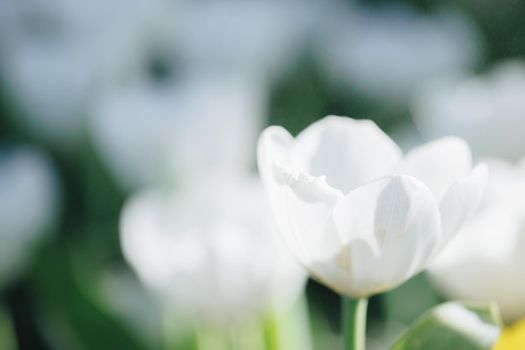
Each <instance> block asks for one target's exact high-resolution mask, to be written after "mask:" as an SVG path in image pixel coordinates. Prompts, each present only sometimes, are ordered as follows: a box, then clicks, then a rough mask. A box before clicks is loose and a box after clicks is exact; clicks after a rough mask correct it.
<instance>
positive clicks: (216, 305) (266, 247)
mask: <svg viewBox="0 0 525 350" xmlns="http://www.w3.org/2000/svg"><path fill="white" fill-rule="evenodd" d="M265 204H266V203H265V197H264V192H263V190H262V186H261V184H260V183H259V181H255V179H245V178H243V179H238V180H237V181H236V179H233V178H229V179H226V178H220V177H219V178H215V179H213V180H211V181H210V179H209V178H208V179H201V180H200V181H199V183H198V184H197V186H196V187H193V188H191V189H190V188H189V187H186V188H185V189H184V191H183V192H180V191H179V192H177V193H173V194H168V193H165V192H164V193H162V192H160V191H149V192H144V193H142V194H139V195H137V196H136V197H134V198H132V199H131V200H130V201H129V203H127V204H126V206H125V208H124V211H123V214H122V220H121V242H122V248H123V251H124V255H125V257H126V258H127V260H128V262H129V263H130V264H131V266H132V267H133V268H134V269H135V270H136V272H137V273H138V275H139V277H140V278H141V280H142V281H143V282H144V283H145V284H146V285H147V286H149V287H150V288H152V289H153V290H154V291H156V292H157V293H159V294H160V296H161V298H162V299H163V300H164V301H167V302H168V303H169V304H174V307H175V308H176V310H177V311H178V312H179V313H182V314H187V315H188V316H193V317H196V318H197V319H200V320H201V321H205V322H210V321H212V322H213V321H227V322H229V321H235V320H239V319H244V318H245V317H249V316H250V315H253V314H254V313H256V312H259V311H262V310H261V309H263V310H264V309H265V308H267V307H272V306H273V307H279V308H280V307H283V308H284V307H286V306H289V305H291V303H292V302H293V301H295V299H296V298H297V297H298V296H299V295H300V293H301V291H302V289H303V287H304V282H305V277H306V276H305V274H304V272H303V271H302V269H301V268H300V266H299V265H298V264H297V263H296V262H295V261H293V259H292V258H291V256H290V255H289V254H286V251H285V249H284V247H283V248H281V247H282V246H281V245H280V244H281V242H280V241H279V240H278V236H277V235H275V234H274V233H273V230H272V227H271V220H270V214H269V209H268V208H267V207H266V206H265ZM266 213H267V214H266Z"/></svg>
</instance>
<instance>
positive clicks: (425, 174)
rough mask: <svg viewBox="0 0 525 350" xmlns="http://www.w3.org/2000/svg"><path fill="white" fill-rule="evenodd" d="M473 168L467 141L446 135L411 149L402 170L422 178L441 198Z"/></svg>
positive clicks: (437, 196) (438, 197)
mask: <svg viewBox="0 0 525 350" xmlns="http://www.w3.org/2000/svg"><path fill="white" fill-rule="evenodd" d="M471 168H472V156H471V153H470V148H469V146H468V145H467V143H466V142H465V141H463V140H462V139H460V138H458V137H445V138H442V139H439V140H436V141H432V142H429V143H427V144H425V145H423V146H420V147H417V148H415V149H413V150H412V151H410V152H408V153H407V154H406V156H405V160H404V161H403V163H402V164H401V169H400V171H401V173H403V174H408V175H412V176H414V177H416V178H418V179H419V180H421V181H423V182H424V183H425V184H426V185H427V186H428V187H429V188H430V189H431V190H432V192H433V193H434V195H435V196H436V198H437V199H438V200H439V199H440V198H441V197H442V196H443V194H444V193H445V192H446V191H447V190H448V189H449V188H450V186H452V185H453V184H454V183H455V182H456V181H457V180H458V179H460V178H462V177H463V176H466V175H467V174H468V173H469V171H470V170H471Z"/></svg>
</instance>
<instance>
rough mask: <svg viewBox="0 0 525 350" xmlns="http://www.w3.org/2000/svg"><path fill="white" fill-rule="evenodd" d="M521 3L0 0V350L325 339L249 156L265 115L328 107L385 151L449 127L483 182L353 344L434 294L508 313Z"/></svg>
mask: <svg viewBox="0 0 525 350" xmlns="http://www.w3.org/2000/svg"><path fill="white" fill-rule="evenodd" d="M524 16H525V3H520V2H518V1H511V0H505V1H496V0H480V1H472V0H459V1H455V2H452V1H446V2H443V1H437V0H390V1H382V0H360V1H359V0H215V1H211V0H194V1H190V0H126V1H125V0H106V1H101V0H94V1H80V0H78V1H71V0H51V1H45V2H44V1H38V0H2V1H0V295H1V299H0V349H2V350H3V349H6V350H14V349H31V350H34V349H37V350H38V349H46V350H47V349H64V350H71V349H73V350H74V349H143V350H147V349H193V347H192V346H195V344H194V342H196V341H197V342H198V346H199V349H201V348H202V349H219V350H220V349H229V348H232V346H233V345H232V344H235V346H236V347H237V348H238V349H248V350H252V349H254V350H257V349H261V350H263V349H270V348H271V346H270V345H269V344H270V343H272V342H277V343H279V344H280V347H281V349H303V350H309V349H312V350H314V349H318V350H323V349H338V348H339V347H340V346H341V343H340V337H339V298H338V296H337V295H335V294H334V293H333V292H331V291H329V290H328V289H326V288H325V287H322V286H321V285H319V284H317V283H315V282H313V281H306V277H305V272H304V271H303V269H302V268H301V266H299V265H298V263H297V262H296V261H294V260H293V259H292V258H291V255H290V254H289V252H288V250H287V248H286V247H285V246H284V245H283V242H282V241H281V239H280V237H279V236H278V235H277V234H276V232H274V229H273V226H272V222H271V220H270V217H269V215H268V211H269V208H268V206H267V203H266V201H265V198H264V193H263V190H262V187H261V184H260V181H259V180H258V177H257V169H256V159H255V158H256V157H255V150H256V144H257V137H258V135H259V133H260V132H261V131H262V130H263V128H264V127H265V126H267V125H271V124H278V125H282V126H284V127H285V128H287V129H288V130H290V131H291V132H292V133H294V134H295V133H297V132H299V131H300V130H302V129H304V128H305V127H306V126H307V125H308V124H310V123H311V122H313V121H315V120H317V119H319V118H322V117H324V116H326V115H330V114H336V115H345V116H349V117H353V118H366V119H372V120H374V121H375V122H376V123H377V124H378V125H379V126H380V127H381V128H382V129H383V130H385V131H386V132H387V133H388V134H389V135H390V136H392V137H393V138H394V139H395V140H396V141H397V142H398V143H399V144H400V145H401V146H402V147H403V148H404V149H410V148H411V147H414V146H416V145H418V144H420V143H422V142H424V141H427V140H431V139H434V138H437V137H441V136H446V135H457V136H460V137H463V138H464V139H465V140H467V141H468V142H469V144H470V145H471V147H472V150H473V152H474V156H475V157H476V158H477V159H485V157H491V159H490V167H491V170H492V168H493V169H494V170H495V174H496V175H495V176H494V177H493V178H491V179H490V182H489V192H488V193H487V195H486V196H485V200H484V203H483V205H482V207H481V208H480V210H479V211H478V213H477V214H476V215H475V217H474V219H473V221H472V223H471V225H469V226H467V227H466V228H465V230H463V231H464V232H461V233H460V234H459V236H458V238H457V242H455V244H453V245H452V246H451V249H449V250H448V251H445V252H444V254H443V257H441V259H438V260H437V261H436V264H435V265H434V267H433V268H432V269H431V273H430V274H429V277H430V278H428V279H427V276H426V275H425V274H421V275H419V276H418V277H416V278H414V279H412V280H410V281H409V282H407V283H406V284H404V285H403V286H401V287H399V288H398V289H396V290H394V291H391V292H388V293H386V294H384V295H381V296H378V297H374V298H372V300H371V305H370V316H369V321H368V327H369V337H370V340H369V347H370V349H372V350H374V349H378V350H379V349H387V348H388V345H389V344H390V342H391V341H392V339H394V338H395V337H396V336H397V335H398V334H399V333H400V332H401V331H402V330H403V329H404V328H405V327H406V326H407V325H408V324H409V323H411V322H412V321H413V320H414V319H415V318H416V317H417V316H419V315H420V314H421V313H422V312H423V311H425V310H426V309H428V308H429V307H431V306H433V305H435V304H437V303H439V302H440V301H443V300H446V299H456V298H460V299H468V300H477V301H496V302H498V303H499V304H500V307H501V308H502V309H503V311H504V316H505V319H506V321H507V322H509V323H510V322H513V321H515V320H519V319H523V318H525V298H523V294H524V290H525V287H524V285H523V276H524V273H525V260H524V259H523V253H524V251H523V249H525V244H523V242H525V231H524V225H523V223H524V222H525V210H524V208H525V207H524V203H523V198H522V197H523V195H522V193H525V190H524V189H525V176H523V164H520V165H518V164H514V163H516V162H517V161H518V160H519V159H522V158H523V157H524V156H525V60H523V59H522V58H523V57H525V37H524V36H523V33H525V21H523V18H524ZM482 239H484V240H483V241H482ZM494 242H497V244H493V243H494ZM467 253H468V254H467ZM474 282H475V283H474ZM303 292H304V293H303ZM275 329H280V330H281V331H280V332H276V331H275ZM196 330H198V331H196ZM202 334H206V336H201V335H202ZM195 337H197V338H200V340H199V339H197V340H195V339H194V338H195ZM4 338H5V339H4ZM203 339H204V340H203ZM206 342H208V343H206ZM210 342H211V344H212V345H210ZM217 344H219V345H217Z"/></svg>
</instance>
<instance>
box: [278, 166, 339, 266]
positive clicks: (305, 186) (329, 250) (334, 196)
mask: <svg viewBox="0 0 525 350" xmlns="http://www.w3.org/2000/svg"><path fill="white" fill-rule="evenodd" d="M274 179H275V181H276V183H277V184H278V185H279V186H280V188H281V190H283V192H284V193H285V208H284V210H285V212H284V215H286V217H287V219H288V221H287V225H288V226H287V227H286V228H285V229H283V231H282V233H283V234H284V235H285V238H286V240H287V241H288V242H290V243H289V244H291V245H292V246H293V248H294V251H295V252H296V253H297V257H298V258H299V260H300V261H301V262H302V263H303V265H305V266H308V265H309V264H310V263H311V262H312V261H314V260H317V259H325V258H326V257H327V256H329V255H331V254H333V253H334V252H336V251H337V249H338V248H339V247H340V241H339V236H338V235H337V232H336V231H335V228H334V225H333V222H332V221H331V220H332V218H331V214H332V209H333V208H334V206H335V205H336V204H337V203H338V202H339V200H340V199H341V198H342V197H343V194H342V193H341V192H340V191H338V190H335V189H334V188H332V187H330V186H329V185H328V184H327V183H326V181H325V179H324V178H322V177H317V178H316V177H312V176H309V175H305V174H302V173H294V172H292V171H291V170H290V169H288V168H286V167H282V166H279V165H278V164H274ZM280 199H282V198H280ZM281 204H282V203H281Z"/></svg>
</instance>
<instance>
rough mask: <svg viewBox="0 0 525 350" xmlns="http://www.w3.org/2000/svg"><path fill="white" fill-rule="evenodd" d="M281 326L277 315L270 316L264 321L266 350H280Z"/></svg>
mask: <svg viewBox="0 0 525 350" xmlns="http://www.w3.org/2000/svg"><path fill="white" fill-rule="evenodd" d="M278 328H279V326H278V325H277V320H276V317H275V315H272V314H270V315H268V316H267V317H266V318H265V320H264V343H265V345H266V346H265V348H266V350H279V329H278Z"/></svg>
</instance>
